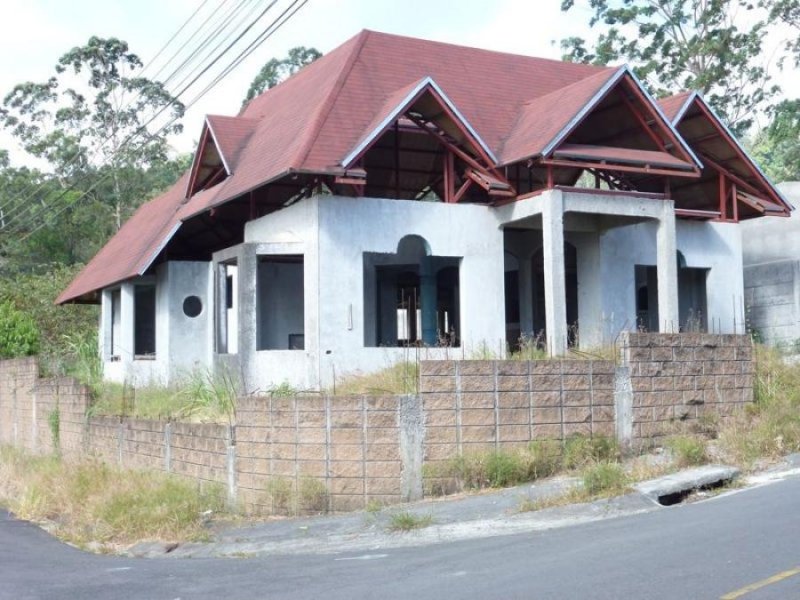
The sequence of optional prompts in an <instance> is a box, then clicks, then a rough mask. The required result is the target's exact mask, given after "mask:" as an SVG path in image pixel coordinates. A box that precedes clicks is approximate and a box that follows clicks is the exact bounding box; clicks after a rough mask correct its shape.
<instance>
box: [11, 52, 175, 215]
mask: <svg viewBox="0 0 800 600" xmlns="http://www.w3.org/2000/svg"><path fill="white" fill-rule="evenodd" d="M141 66H142V62H141V60H140V59H139V57H138V56H137V55H136V54H134V53H132V52H130V50H129V49H128V44H127V43H125V42H124V41H121V40H118V39H116V38H107V39H103V38H98V37H92V38H90V39H89V41H88V43H87V44H86V45H85V46H82V47H76V48H73V49H72V50H70V51H69V52H67V53H66V54H64V55H63V56H62V57H61V58H60V59H59V60H58V63H57V64H56V66H55V71H56V74H55V75H54V76H52V77H50V79H48V80H47V81H46V82H43V83H33V82H26V83H21V84H18V85H17V86H15V87H14V88H13V90H12V91H11V92H10V93H9V94H8V95H7V96H6V97H5V99H4V101H3V107H4V108H3V110H2V112H0V123H2V125H3V126H4V127H5V128H6V129H8V130H9V131H10V132H11V133H12V134H13V135H14V136H15V137H16V138H17V140H19V142H20V144H21V146H22V148H24V150H25V151H27V152H28V153H30V154H31V155H33V156H35V157H38V158H42V159H45V160H47V161H48V163H49V164H50V165H51V166H52V169H53V173H54V174H55V175H56V177H57V178H58V181H59V183H60V184H61V187H62V188H64V189H73V188H74V189H76V190H79V191H80V190H81V189H83V190H88V189H89V188H91V187H92V184H91V183H90V182H96V181H97V180H98V178H99V177H103V176H104V175H108V177H109V179H110V181H111V186H112V193H109V194H105V195H103V196H102V197H100V196H98V195H97V194H95V198H96V199H98V200H99V201H101V202H103V203H105V204H107V205H108V206H110V208H111V214H112V216H113V224H114V226H115V227H116V228H119V227H120V226H121V225H122V222H123V221H124V220H125V219H126V218H127V217H128V216H129V215H130V214H131V212H132V211H133V210H135V208H136V207H137V206H138V205H139V204H140V203H141V202H142V201H143V200H145V198H142V197H141V196H139V195H138V192H139V189H138V185H136V184H137V183H138V182H137V179H138V178H139V177H140V171H142V170H147V169H148V168H151V167H153V166H154V165H158V164H161V163H163V162H165V161H167V160H168V145H167V136H169V135H171V134H173V133H177V132H180V131H181V128H182V126H181V125H180V123H179V121H178V120H179V119H180V117H182V116H183V112H184V107H183V105H182V104H181V103H180V102H178V101H177V99H175V98H174V97H173V96H172V95H171V94H170V93H169V92H168V91H167V90H166V89H165V88H164V86H163V85H162V84H160V83H158V82H155V81H151V80H149V79H146V78H143V77H139V76H137V75H136V71H137V70H138V69H139V68H141ZM159 114H160V116H159V118H158V119H156V120H155V121H154V124H152V125H150V126H148V121H149V120H150V119H152V118H153V116H154V115H159ZM158 123H163V124H165V126H164V128H163V129H162V130H161V131H155V128H156V126H157V124H158Z"/></svg>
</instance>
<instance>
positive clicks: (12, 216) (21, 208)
mask: <svg viewBox="0 0 800 600" xmlns="http://www.w3.org/2000/svg"><path fill="white" fill-rule="evenodd" d="M226 1H227V0H223V3H222V4H224V3H225V2H226ZM249 1H251V0H243V1H240V2H239V4H238V5H236V6H234V7H233V9H232V10H231V11H229V12H228V13H227V14H228V15H235V14H236V11H237V10H239V9H240V8H242V7H244V6H245V3H246V2H249ZM276 2H277V0H272V1H271V2H270V3H269V4H268V5H267V6H266V7H265V8H264V9H263V10H262V11H261V12H260V14H259V15H258V17H256V18H255V19H254V20H252V21H251V22H250V23H249V24H248V25H247V26H246V27H245V29H244V30H243V31H241V32H240V33H239V34H238V35H237V36H236V38H235V39H234V41H233V42H231V43H229V44H228V45H227V46H226V47H225V49H224V50H223V51H222V52H220V53H218V54H217V55H216V56H215V57H214V58H213V59H212V61H211V63H210V64H207V65H205V66H204V67H203V69H202V70H201V71H200V73H198V74H196V75H195V76H194V77H193V78H192V80H191V81H190V82H189V83H188V84H186V85H184V87H183V88H182V89H181V90H179V91H177V92H174V93H173V94H172V95H173V96H174V97H175V98H176V99H179V98H180V97H181V96H182V95H183V94H184V93H186V92H187V91H189V90H190V89H191V87H192V86H193V85H194V84H195V83H197V81H199V80H200V79H201V78H202V77H203V76H204V75H205V74H206V73H207V72H208V71H209V70H210V69H211V68H212V67H213V66H214V65H215V64H216V63H217V62H219V60H221V59H222V58H223V57H224V56H225V54H227V53H228V52H229V51H230V50H231V49H232V48H233V47H235V46H236V44H237V43H238V42H239V41H240V40H241V39H242V38H243V37H244V36H245V35H246V34H247V33H248V32H249V31H250V30H251V29H252V28H253V27H254V26H255V25H256V24H257V23H258V22H259V21H260V20H261V19H262V18H263V16H264V15H265V14H266V13H267V12H268V11H269V10H270V9H271V8H272V7H273V6H274V5H275V4H276ZM296 4H297V2H292V4H291V5H290V6H289V8H287V9H286V10H285V11H283V13H281V15H280V16H279V17H278V19H276V20H275V21H273V22H272V23H271V24H270V25H269V26H268V27H267V28H266V29H265V30H264V32H263V33H262V34H260V35H259V36H258V37H257V38H256V40H254V41H253V42H251V44H250V45H249V46H248V47H247V48H246V49H245V52H248V54H249V52H252V51H253V50H254V49H255V48H256V47H257V46H258V45H260V43H263V41H264V40H266V39H267V38H268V37H269V36H270V35H272V33H274V31H277V29H278V28H280V27H281V26H282V25H283V22H278V21H279V19H281V18H282V17H284V15H286V14H287V12H288V11H290V10H292V8H293V7H294V6H295V5H296ZM303 4H305V2H303ZM220 6H221V5H220ZM298 9H299V7H297V8H295V9H294V11H292V14H294V12H296V11H297V10H298ZM252 12H253V10H252V9H251V10H250V11H249V12H248V15H252ZM290 16H291V15H290ZM285 20H288V19H284V22H285ZM206 22H207V20H206V21H204V23H203V24H201V26H200V29H202V28H203V26H204V24H205V23H206ZM228 22H230V21H228ZM276 24H277V27H276ZM222 31H224V29H222V28H220V27H217V28H216V29H214V35H216V36H218V35H219V34H220V33H221V32H222ZM232 34H233V33H232V32H229V33H228V34H227V35H226V36H225V38H224V40H223V42H220V43H218V44H217V46H215V49H216V48H219V46H220V45H221V44H222V43H224V41H226V40H228V39H230V37H231V35H232ZM265 34H266V35H265ZM173 37H174V36H173ZM213 39H214V38H213V37H212V40H213ZM241 57H242V54H241V53H240V54H239V56H237V58H236V59H234V62H235V64H233V63H232V64H231V65H228V67H226V68H225V69H224V70H223V72H222V73H220V74H218V75H217V76H216V77H215V79H214V80H213V82H212V83H211V84H209V85H208V86H206V88H205V89H204V90H202V91H201V92H200V93H198V94H197V95H196V96H195V97H194V98H193V99H192V100H191V101H190V102H189V103H188V104H187V105H186V107H187V108H188V107H190V106H192V105H193V104H194V103H196V102H197V101H198V100H199V99H200V98H202V97H203V96H204V95H205V94H206V93H207V92H208V91H209V90H210V89H211V88H213V86H214V85H216V84H217V83H218V82H219V81H220V80H221V79H222V78H223V77H225V76H226V75H227V74H228V73H229V72H230V71H231V70H232V68H235V66H237V65H238V64H239V63H240V62H241ZM185 64H186V62H185V61H184V63H182V64H181V65H179V66H178V67H177V68H176V69H175V71H173V74H175V73H177V72H179V71H180V70H181V69H182V68H184V66H185ZM192 72H193V73H196V69H195V70H194V71H192ZM182 81H185V78H184V80H182ZM171 106H172V104H167V105H165V106H163V107H161V109H160V110H158V111H157V112H156V114H154V115H153V116H152V117H151V118H150V119H148V121H146V122H145V123H144V124H143V125H142V126H141V127H140V128H139V129H137V131H136V132H134V133H133V134H131V135H129V136H128V138H126V139H125V140H123V142H122V143H121V144H120V146H119V150H120V151H121V150H123V149H124V148H125V147H126V146H127V145H128V142H129V141H130V140H131V139H132V138H133V137H137V136H139V135H142V134H144V135H146V134H148V133H149V132H148V131H147V127H148V126H149V125H150V124H152V123H153V122H154V121H155V120H156V119H157V118H158V117H159V116H161V114H163V113H164V111H166V110H167V109H169V108H170V107H171ZM176 120H177V117H176V118H172V119H170V120H169V121H168V122H167V123H165V124H164V125H163V126H162V127H161V128H160V129H159V130H158V131H157V132H156V133H155V134H154V135H158V134H160V133H161V132H163V131H164V130H165V129H166V128H167V127H169V126H171V125H172V124H173V123H174V122H175V121H176ZM101 148H102V146H101ZM91 176H92V175H91V174H86V175H85V176H84V177H82V178H79V179H78V180H77V181H75V182H74V183H73V184H72V185H71V186H70V187H68V188H67V189H65V190H64V191H63V193H61V194H60V195H59V196H58V197H57V198H56V199H55V200H53V201H51V202H49V204H51V205H53V206H56V205H57V203H58V202H60V201H61V200H62V199H63V198H65V197H66V195H67V194H68V193H69V192H70V191H72V190H74V189H75V188H76V187H77V186H78V185H80V184H82V183H84V182H85V181H86V180H88V179H90V178H91ZM102 181H103V179H101V180H100V181H98V182H96V183H95V185H93V186H91V188H90V189H89V190H87V191H86V192H85V193H84V194H82V195H81V198H83V197H84V196H85V195H86V194H87V193H88V192H89V191H91V190H93V189H94V188H96V187H97V185H99V183H101V182H102ZM46 185H47V184H46V183H44V184H43V185H42V186H40V188H42V187H44V186H46ZM29 199H30V198H27V199H26V200H25V201H24V202H21V203H20V204H18V205H17V211H13V210H12V211H10V212H7V214H6V222H7V223H8V222H9V221H11V222H13V221H14V220H16V221H18V226H17V229H16V230H14V229H13V228H9V227H6V228H5V231H6V232H7V233H21V232H22V231H24V229H25V226H24V223H19V221H22V218H24V217H26V216H28V215H29V214H32V213H33V212H34V211H35V210H36V205H34V204H28V200H29ZM68 207H69V205H68V204H67V205H65V206H64V207H62V208H61V209H60V210H58V211H57V214H61V213H63V212H64V210H66V209H67V208H68ZM12 224H13V223H12Z"/></svg>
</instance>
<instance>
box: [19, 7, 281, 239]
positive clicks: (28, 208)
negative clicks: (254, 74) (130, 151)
mask: <svg viewBox="0 0 800 600" xmlns="http://www.w3.org/2000/svg"><path fill="white" fill-rule="evenodd" d="M227 1H228V0H223V2H222V3H221V4H220V6H222V5H223V4H225V2H227ZM249 2H252V0H240V1H239V3H238V4H237V5H234V7H233V8H232V9H231V10H230V11H229V12H228V13H227V16H235V15H236V14H237V13H238V12H240V11H241V9H242V8H243V7H244V6H246V5H247V4H248V3H249ZM276 2H277V0H272V2H270V3H269V4H268V5H267V7H266V8H265V9H264V10H263V11H262V12H261V13H260V14H259V16H258V17H257V18H256V19H255V20H254V21H252V22H251V23H250V25H248V26H247V28H246V29H245V30H244V31H243V32H241V33H240V34H239V36H237V38H236V40H234V42H233V43H232V44H230V45H229V46H228V47H226V49H225V50H224V51H223V52H222V53H220V54H218V55H217V57H216V58H215V59H214V60H213V61H212V63H211V64H209V65H207V66H206V67H205V68H204V69H203V70H202V71H201V72H200V74H199V75H196V76H195V77H194V78H193V79H192V81H191V82H190V83H189V84H188V85H186V86H185V87H184V88H183V89H181V91H180V92H177V93H171V95H172V96H173V97H174V98H175V99H177V98H178V97H180V96H181V95H183V93H184V92H185V91H187V90H188V89H189V88H190V87H191V86H192V85H193V84H194V83H195V82H196V81H197V80H198V79H199V78H201V77H202V76H203V75H204V74H205V73H206V72H207V71H208V70H209V69H210V68H211V67H212V66H213V65H214V64H215V63H216V62H218V60H219V59H220V58H222V56H224V55H225V53H227V52H228V51H229V50H230V48H231V47H232V46H234V45H235V44H236V43H238V41H239V40H240V39H241V38H242V37H243V36H244V35H246V33H247V32H248V31H249V30H250V29H251V28H252V27H253V26H254V25H255V24H256V23H257V22H258V21H260V20H261V18H262V17H263V16H264V14H266V12H267V11H269V9H270V8H272V6H274V4H275V3H276ZM256 7H257V5H256ZM218 8H219V7H218ZM253 12H254V10H253V9H251V11H250V12H249V13H248V16H249V15H252V13H253ZM207 22H208V19H206V21H204V22H203V24H201V26H200V28H199V29H198V31H200V30H202V28H203V26H204V25H205V24H206V23H207ZM242 22H243V21H242ZM229 23H230V19H227V20H225V22H224V27H227V25H228V24H229ZM240 24H241V22H240V23H237V28H238V27H239V25H240ZM224 27H220V26H218V27H216V28H215V29H214V30H213V32H212V33H211V34H209V36H210V37H209V38H207V40H206V42H204V43H203V44H201V47H204V46H205V45H206V44H207V43H208V41H213V40H214V39H216V37H218V36H219V35H220V33H221V32H222V31H223V30H224ZM234 31H235V29H234ZM195 33H197V32H195ZM232 34H233V32H229V33H228V34H227V36H226V37H225V38H224V40H223V42H221V43H224V41H227V40H228V39H230V36H231V35H232ZM221 43H220V44H217V46H215V48H214V50H216V49H217V48H219V46H220V45H221ZM196 54H197V49H196V50H194V51H193V53H192V55H191V56H190V57H189V58H190V59H192V58H193V56H194V55H196ZM187 60H188V59H187ZM186 64H187V61H184V62H183V63H181V65H179V66H178V67H177V68H176V69H175V70H174V71H173V73H172V74H171V75H170V76H169V77H168V79H169V78H172V77H174V76H175V75H176V74H177V73H179V72H180V71H181V70H182V69H183V68H184V67H185V65H186ZM195 72H196V68H195V69H194V70H193V71H192V73H195ZM185 81H186V78H184V79H183V80H182V82H181V83H183V82H185ZM204 93H205V92H204ZM132 102H133V99H132V100H131V102H130V103H129V105H130V104H131V103H132ZM174 104H176V102H171V103H168V104H165V105H164V106H163V107H162V108H161V109H160V110H158V111H157V112H156V114H155V115H153V116H152V117H151V118H150V119H149V120H148V121H147V122H145V123H144V124H143V125H142V126H141V127H140V128H139V129H138V130H137V131H135V132H133V133H131V134H129V136H128V137H127V138H126V139H125V140H123V142H122V143H121V144H120V146H119V150H121V149H122V147H123V146H124V145H125V144H126V143H127V142H128V141H129V139H131V138H132V137H133V136H136V135H139V134H140V133H147V131H146V127H147V126H148V125H150V124H151V123H153V121H155V120H156V119H157V118H158V117H159V116H160V115H161V114H162V113H163V112H164V111H165V110H167V109H168V108H170V107H172V106H173V105H174ZM185 108H186V107H185ZM177 118H178V117H176V118H173V119H171V120H170V121H169V122H168V123H167V124H165V126H164V127H162V128H161V129H160V130H159V133H160V132H161V131H164V129H166V128H167V127H169V126H170V125H171V124H172V123H174V122H175V121H176V120H177ZM108 141H109V139H106V140H105V141H104V142H103V143H102V144H101V145H100V147H99V148H98V149H97V152H99V151H100V150H102V148H103V147H105V146H106V145H107V143H108ZM119 150H118V151H119ZM80 155H81V153H80V152H77V153H76V154H75V156H74V157H73V160H71V161H70V163H68V165H67V166H69V165H70V164H72V163H74V162H75V160H77V159H78V158H79V157H80ZM92 177H93V174H92V173H86V174H85V175H84V176H83V177H80V178H79V179H78V180H77V181H75V182H74V183H73V185H72V186H70V187H69V188H67V189H66V190H64V192H65V193H63V194H61V195H60V196H59V197H58V198H57V199H56V200H55V201H53V202H57V201H58V200H60V199H61V198H62V197H64V196H65V195H66V192H69V191H70V190H71V189H72V188H74V187H76V186H78V185H79V184H81V183H84V182H85V181H86V180H88V179H91V178H92ZM48 183H49V181H44V182H43V183H42V184H41V185H40V186H39V188H38V189H37V190H35V191H34V192H33V193H32V194H29V195H28V197H26V198H25V199H24V200H23V201H21V202H19V203H18V204H17V207H16V210H15V209H10V210H8V211H7V212H6V222H7V223H8V222H13V220H15V219H16V220H20V218H21V217H24V216H27V215H28V214H30V213H33V211H34V210H35V209H36V206H35V205H29V204H28V202H29V201H30V200H31V199H32V197H33V196H35V195H37V194H38V192H40V191H41V189H43V188H44V187H45V186H46V185H48ZM93 187H94V186H93ZM62 212H63V211H62ZM3 231H4V232H6V233H16V232H15V231H13V230H12V231H9V228H8V227H5V228H4V230H3Z"/></svg>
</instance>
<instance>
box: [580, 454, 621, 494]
mask: <svg viewBox="0 0 800 600" xmlns="http://www.w3.org/2000/svg"><path fill="white" fill-rule="evenodd" d="M582 479H583V487H584V489H585V490H586V493H587V494H589V495H590V496H591V497H604V496H615V495H618V494H622V493H623V492H624V491H625V489H626V488H627V486H628V476H627V475H626V474H625V470H624V469H623V468H622V465H620V464H619V463H612V462H600V463H597V464H595V465H592V466H590V467H587V468H586V469H585V470H584V471H583V477H582Z"/></svg>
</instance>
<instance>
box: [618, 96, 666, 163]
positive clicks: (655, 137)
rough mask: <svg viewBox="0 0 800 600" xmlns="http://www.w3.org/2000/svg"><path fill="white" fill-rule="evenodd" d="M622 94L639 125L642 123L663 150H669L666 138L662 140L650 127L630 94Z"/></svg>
mask: <svg viewBox="0 0 800 600" xmlns="http://www.w3.org/2000/svg"><path fill="white" fill-rule="evenodd" d="M621 96H622V101H623V102H624V103H625V105H626V106H627V107H628V108H629V109H630V111H631V112H632V113H633V116H634V118H635V119H636V120H637V121H638V122H639V125H641V126H642V127H643V128H644V130H645V132H647V135H649V136H650V139H652V140H653V141H654V142H655V144H656V146H658V147H659V148H660V149H661V150H662V151H664V152H667V147H666V146H665V145H664V140H662V139H661V138H659V137H658V136H657V135H656V132H655V131H653V128H652V127H650V125H649V124H648V123H647V121H645V120H644V117H642V115H640V114H639V111H638V110H636V107H635V106H634V105H633V102H631V101H630V99H629V98H628V96H626V95H625V94H621ZM667 153H668V152H667Z"/></svg>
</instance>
